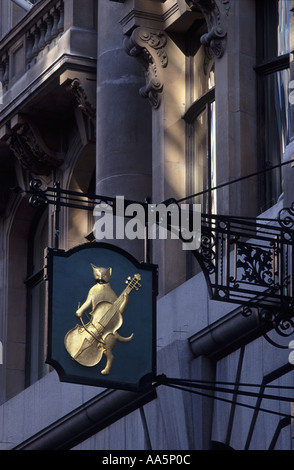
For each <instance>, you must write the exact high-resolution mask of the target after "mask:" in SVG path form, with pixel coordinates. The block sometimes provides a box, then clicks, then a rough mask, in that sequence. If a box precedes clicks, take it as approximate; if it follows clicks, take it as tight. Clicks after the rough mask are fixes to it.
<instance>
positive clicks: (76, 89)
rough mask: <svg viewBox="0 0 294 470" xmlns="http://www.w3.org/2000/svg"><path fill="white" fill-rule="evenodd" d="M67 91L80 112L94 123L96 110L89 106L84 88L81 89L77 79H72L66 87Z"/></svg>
mask: <svg viewBox="0 0 294 470" xmlns="http://www.w3.org/2000/svg"><path fill="white" fill-rule="evenodd" d="M68 90H69V91H70V92H71V93H72V95H73V96H74V97H75V99H76V101H77V103H78V107H79V108H80V109H81V110H82V112H83V113H84V114H85V115H86V116H88V118H90V119H91V120H92V121H93V122H95V121H96V109H95V108H94V107H93V106H92V105H91V103H90V101H89V100H88V98H87V95H86V93H85V90H84V88H83V87H82V84H81V81H80V80H79V79H78V78H74V79H73V80H72V81H71V83H70V84H69V85H68Z"/></svg>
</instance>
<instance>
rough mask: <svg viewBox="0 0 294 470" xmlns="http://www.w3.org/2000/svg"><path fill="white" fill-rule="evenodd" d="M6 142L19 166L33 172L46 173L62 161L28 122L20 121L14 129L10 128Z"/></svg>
mask: <svg viewBox="0 0 294 470" xmlns="http://www.w3.org/2000/svg"><path fill="white" fill-rule="evenodd" d="M7 143H8V144H9V146H10V149H11V151H12V152H13V153H14V155H15V156H16V157H17V159H18V160H19V162H20V164H21V166H22V167H23V168H24V169H26V170H28V171H30V172H31V173H33V174H36V175H48V174H49V173H50V172H51V171H52V169H54V168H58V167H59V166H60V165H61V164H62V163H63V161H62V160H60V159H58V158H56V157H55V155H54V152H52V151H51V150H50V149H48V148H47V146H46V145H45V143H44V142H43V141H42V139H41V138H40V136H39V135H38V132H35V130H34V129H33V128H32V127H31V126H30V125H29V124H28V123H22V124H21V125H20V126H19V127H18V128H17V129H16V130H12V131H11V134H10V136H9V137H8V139H7Z"/></svg>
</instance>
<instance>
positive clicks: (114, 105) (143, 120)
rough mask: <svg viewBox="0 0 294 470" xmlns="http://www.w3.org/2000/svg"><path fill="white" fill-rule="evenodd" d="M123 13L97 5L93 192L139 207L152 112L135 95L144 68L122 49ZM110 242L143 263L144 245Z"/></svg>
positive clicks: (147, 177) (147, 176)
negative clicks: (137, 203)
mask: <svg viewBox="0 0 294 470" xmlns="http://www.w3.org/2000/svg"><path fill="white" fill-rule="evenodd" d="M121 8H122V5H121V4H120V3H116V2H110V1H103V2H99V3H98V25H99V26H98V63H97V181H96V192H97V194H101V195H106V196H112V197H115V196H124V197H125V198H126V199H131V200H135V201H141V202H143V201H144V199H145V197H146V196H151V190H152V186H151V168H152V161H151V158H152V150H151V149H152V138H151V107H150V105H149V103H148V102H147V101H146V100H144V99H142V97H141V96H140V95H139V93H138V89H139V88H140V86H142V85H143V84H144V77H143V72H142V69H141V68H140V66H139V64H138V63H137V62H136V61H135V60H133V59H132V58H131V57H129V56H128V55H127V54H126V52H125V50H124V48H123V40H124V36H123V33H122V28H121V26H120V24H119V19H120V18H121V16H122V11H121ZM113 242H115V243H117V244H120V245H121V246H122V247H123V248H124V249H126V250H127V251H129V252H131V253H132V254H133V255H134V256H136V257H137V258H139V259H142V247H143V242H142V241H140V242H139V243H137V241H136V240H134V241H128V240H123V241H121V240H119V241H118V242H116V241H113Z"/></svg>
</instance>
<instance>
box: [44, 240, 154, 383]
mask: <svg viewBox="0 0 294 470" xmlns="http://www.w3.org/2000/svg"><path fill="white" fill-rule="evenodd" d="M47 274H48V351H47V359H46V362H47V363H48V364H51V365H52V366H53V367H54V368H55V369H56V371H57V373H58V374H59V378H60V380H61V381H64V382H72V383H80V384H85V385H97V386H101V387H108V388H118V389H126V390H141V389H146V388H147V387H148V386H150V384H151V383H152V379H153V378H155V376H156V352H155V340H156V336H155V335H156V295H157V266H156V265H152V264H146V263H140V262H138V261H137V260H136V259H135V258H133V257H132V256H131V255H129V254H128V253H127V252H125V251H124V250H122V249H120V248H118V247H116V246H114V245H110V244H106V243H86V244H84V245H79V246H77V247H75V248H73V249H71V250H69V251H63V250H58V249H53V248H48V252H47Z"/></svg>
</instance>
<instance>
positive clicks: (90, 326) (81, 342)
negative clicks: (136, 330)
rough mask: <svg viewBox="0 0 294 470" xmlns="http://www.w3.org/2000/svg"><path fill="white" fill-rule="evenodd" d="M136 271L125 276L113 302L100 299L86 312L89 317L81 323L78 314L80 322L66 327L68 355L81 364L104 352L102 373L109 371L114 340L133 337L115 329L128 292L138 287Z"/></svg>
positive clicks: (89, 363) (92, 363)
mask: <svg viewBox="0 0 294 470" xmlns="http://www.w3.org/2000/svg"><path fill="white" fill-rule="evenodd" d="M140 280H141V276H140V274H135V275H134V277H133V278H131V277H129V278H128V279H127V280H126V283H127V284H128V285H127V287H126V288H125V289H124V291H123V292H122V293H121V295H120V296H119V297H118V298H117V299H116V300H115V301H114V302H113V303H111V302H106V301H100V302H99V303H98V304H97V305H96V307H95V308H94V310H93V311H92V312H91V313H90V320H89V321H88V323H86V324H85V323H84V321H83V319H82V316H81V317H80V320H81V324H82V325H76V326H75V328H73V329H72V330H70V331H69V332H68V333H67V334H66V336H65V338H64V344H65V347H66V350H67V352H68V353H69V354H70V356H71V357H72V359H74V360H75V361H77V362H78V363H79V364H81V365H83V366H88V367H91V366H95V365H97V364H98V363H99V362H100V361H101V359H102V356H103V354H105V355H106V359H107V363H106V367H105V369H104V370H103V371H101V373H102V374H104V375H105V374H109V372H110V369H111V366H112V362H113V358H114V356H113V354H112V350H113V348H114V346H115V344H116V342H117V341H120V342H128V341H131V339H132V338H133V334H132V335H131V336H129V337H127V338H124V337H122V336H120V335H119V334H118V332H117V330H118V329H119V328H120V327H121V326H122V324H123V316H122V315H123V313H124V312H125V310H126V308H127V304H128V296H129V294H130V292H131V291H132V290H133V289H135V290H139V288H140V287H141V284H140V282H139V281H140Z"/></svg>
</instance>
